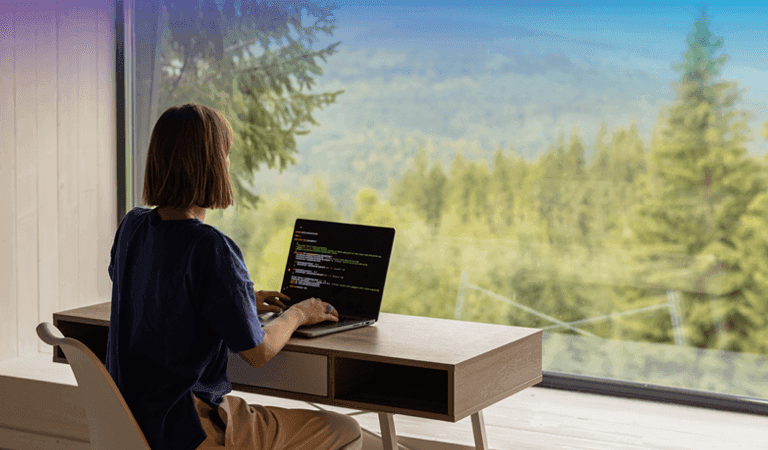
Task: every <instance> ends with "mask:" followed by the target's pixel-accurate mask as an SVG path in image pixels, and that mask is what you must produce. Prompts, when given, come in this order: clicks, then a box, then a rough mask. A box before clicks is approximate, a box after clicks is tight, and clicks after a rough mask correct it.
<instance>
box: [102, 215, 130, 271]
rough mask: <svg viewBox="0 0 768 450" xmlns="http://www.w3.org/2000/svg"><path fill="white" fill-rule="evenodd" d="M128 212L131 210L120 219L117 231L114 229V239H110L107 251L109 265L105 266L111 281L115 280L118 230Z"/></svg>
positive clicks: (121, 227) (119, 230) (120, 228)
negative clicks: (110, 245)
mask: <svg viewBox="0 0 768 450" xmlns="http://www.w3.org/2000/svg"><path fill="white" fill-rule="evenodd" d="M129 214H131V212H128V214H126V215H125V217H123V220H121V221H120V224H119V225H118V226H117V231H115V240H114V241H112V250H110V251H109V267H108V268H107V271H108V272H109V279H110V280H112V281H115V253H116V252H117V241H118V238H119V237H120V232H121V231H122V229H123V224H124V223H125V221H126V219H127V218H128V215H129Z"/></svg>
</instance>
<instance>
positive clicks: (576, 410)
mask: <svg viewBox="0 0 768 450" xmlns="http://www.w3.org/2000/svg"><path fill="white" fill-rule="evenodd" d="M233 394H235V395H240V396H242V397H244V398H246V400H248V402H249V403H261V404H272V405H275V406H285V407H298V408H304V407H311V406H308V405H307V404H306V403H303V402H298V401H292V400H282V399H274V398H271V397H266V396H259V395H253V394H248V393H244V392H236V393H233ZM317 406H318V407H320V408H324V409H331V410H334V411H338V412H343V413H348V414H353V415H354V417H355V418H356V419H357V420H358V422H359V423H360V425H361V426H362V427H363V428H364V430H366V434H367V439H366V445H365V448H366V449H371V450H373V449H380V448H381V445H380V444H378V442H377V439H375V438H376V437H378V433H379V422H378V417H377V415H376V414H374V413H362V414H361V413H358V412H354V411H351V410H345V409H342V408H329V407H325V406H323V405H317ZM484 416H485V425H486V431H487V433H488V442H489V445H490V447H491V448H492V449H495V450H506V449H520V450H534V449H535V450H539V449H541V450H566V449H568V450H572V449H591V450H601V449H605V450H625V449H626V450H641V449H642V450H652V449H664V450H667V449H668V450H687V449H691V450H702V449H723V450H735V449H749V450H756V449H768V417H766V416H758V415H751V414H743V413H731V412H726V411H716V410H710V409H705V408H695V407H688V406H679V405H669V404H664V403H657V402H649V401H642V400H632V399H621V398H615V397H607V396H601V395H593V394H583V393H578V392H569V391H561V390H554V389H545V388H536V387H533V388H529V389H526V390H524V391H522V392H520V393H518V394H516V395H514V396H512V397H509V398H507V399H506V400H503V401H501V402H499V403H496V404H495V405H492V406H490V407H488V408H486V409H485V411H484ZM395 429H396V431H397V434H398V435H399V436H403V437H404V438H402V439H401V440H400V443H401V448H402V449H405V450H433V449H434V450H437V449H444V450H460V449H461V450H464V449H471V448H474V447H473V438H472V425H471V422H470V419H469V418H466V419H464V420H461V421H459V422H457V423H449V422H438V421H434V420H425V419H418V418H412V417H407V416H401V415H396V416H395Z"/></svg>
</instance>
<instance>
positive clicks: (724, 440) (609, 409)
mask: <svg viewBox="0 0 768 450" xmlns="http://www.w3.org/2000/svg"><path fill="white" fill-rule="evenodd" d="M2 377H14V378H24V379H30V380H39V381H46V382H50V383H57V384H65V385H72V386H76V384H77V383H76V380H75V377H74V374H73V373H72V371H71V369H70V367H69V366H68V365H66V364H59V363H54V362H52V354H49V353H38V354H35V355H30V356H28V357H24V358H13V359H9V360H5V361H0V378H2ZM232 394H233V395H238V396H240V397H243V398H244V399H246V401H248V402H249V403H258V404H268V405H274V406H281V407H287V408H308V407H310V408H311V407H313V406H309V405H308V404H307V403H304V402H300V401H295V400H286V399H280V398H275V397H267V396H263V395H256V394H250V393H245V392H240V391H235V392H233V393H232ZM318 407H319V408H323V409H330V410H334V411H338V412H342V413H352V414H354V417H355V418H356V419H357V420H358V422H360V424H361V426H362V427H363V428H364V429H366V430H367V433H368V434H378V433H379V422H378V416H377V415H376V414H375V413H357V412H354V411H351V410H348V409H343V408H334V407H327V406H324V405H318ZM483 415H484V418H485V425H486V431H487V435H488V442H489V443H490V446H491V448H493V449H512V448H530V449H556V448H573V449H582V448H583V449H587V448H589V449H606V450H607V449H611V450H613V449H616V448H625V449H638V450H639V449H683V450H685V449H691V450H693V449H696V450H698V449H701V448H728V449H738V448H744V449H755V448H768V447H766V443H765V430H766V429H768V417H766V416H760V415H750V414H744V413H735V412H728V411H719V410H712V409H707V408H697V407H691V406H681V405H671V404H665V403H659V402H653V401H646V400H637V399H625V398H618V397H610V396H604V395H597V394H585V393H580V392H572V391H563V390H557V389H546V388H538V387H533V388H529V389H526V390H524V391H522V392H520V393H518V394H516V395H513V396H512V397H509V398H507V399H505V400H502V401H500V402H498V403H496V404H494V405H492V406H490V407H488V408H486V409H485V410H484V412H483ZM395 429H396V431H397V433H398V435H400V436H405V438H403V443H405V444H408V445H409V446H410V447H412V448H414V449H416V448H424V449H427V448H430V445H429V443H430V442H435V441H438V442H440V444H439V448H441V449H443V450H454V449H456V450H458V449H465V448H468V447H472V446H473V437H472V436H473V435H472V426H471V422H470V419H469V418H466V419H463V420H461V421H459V422H457V423H450V422H440V421H435V420H428V419H419V418H413V417H408V416H402V415H397V416H396V417H395ZM446 442H451V443H454V444H445V443H446ZM432 448H434V444H433V445H432Z"/></svg>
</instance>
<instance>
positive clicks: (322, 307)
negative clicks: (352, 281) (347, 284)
mask: <svg viewBox="0 0 768 450" xmlns="http://www.w3.org/2000/svg"><path fill="white" fill-rule="evenodd" d="M328 305H329V304H328V303H325V302H323V301H322V300H320V299H319V298H314V297H313V298H308V299H306V300H304V301H303V302H299V303H296V304H295V305H293V306H291V309H297V310H299V311H301V312H302V313H303V315H304V321H303V322H302V325H313V324H316V323H319V322H322V321H324V320H329V321H331V322H338V321H339V312H338V311H337V310H336V308H333V311H331V313H330V314H329V313H328Z"/></svg>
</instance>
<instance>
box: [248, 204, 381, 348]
mask: <svg viewBox="0 0 768 450" xmlns="http://www.w3.org/2000/svg"><path fill="white" fill-rule="evenodd" d="M394 240H395V229H394V228H389V227H378V226H371V225H358V224H349V223H339V222H326V221H320V220H309V219H296V223H295V225H294V229H293V236H292V239H291V247H290V250H289V252H288V261H287V263H286V266H285V275H284V276H283V284H282V287H281V289H280V291H281V292H282V293H284V294H286V295H287V296H289V297H290V298H291V300H290V301H285V302H283V303H285V306H287V307H289V308H290V307H291V306H292V305H294V304H296V303H299V302H301V301H303V300H306V299H308V298H310V297H315V298H319V299H321V300H322V301H324V302H327V303H330V304H331V305H333V307H334V308H336V309H337V310H338V313H339V321H338V322H329V321H325V322H320V323H317V324H314V325H304V326H301V327H299V328H298V329H297V330H296V331H295V332H294V333H293V335H294V336H302V337H318V336H324V335H327V334H331V333H337V332H340V331H345V330H351V329H354V328H359V327H363V326H367V325H372V324H374V323H375V322H376V321H377V320H378V318H379V311H380V309H381V302H382V298H383V295H384V283H385V281H386V279H387V270H388V269H389V259H390V256H391V254H392V245H393V243H394ZM278 315H279V314H271V315H270V316H269V317H260V320H261V322H262V325H266V324H267V323H269V322H270V321H271V320H274V319H275V318H276V317H277V316H278ZM265 316H266V315H265Z"/></svg>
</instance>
